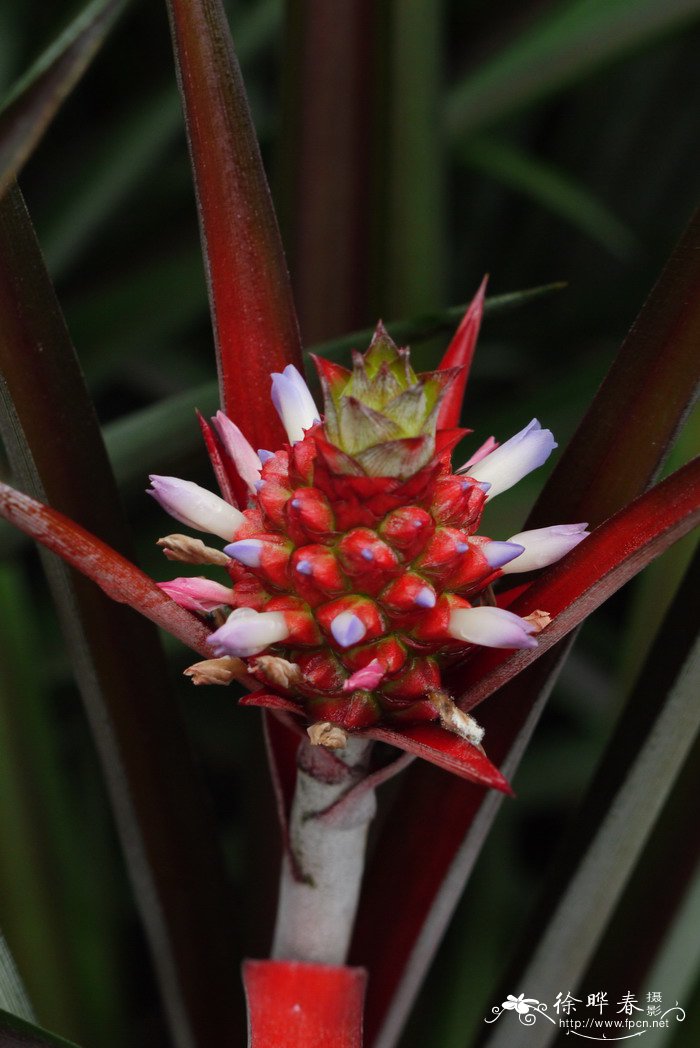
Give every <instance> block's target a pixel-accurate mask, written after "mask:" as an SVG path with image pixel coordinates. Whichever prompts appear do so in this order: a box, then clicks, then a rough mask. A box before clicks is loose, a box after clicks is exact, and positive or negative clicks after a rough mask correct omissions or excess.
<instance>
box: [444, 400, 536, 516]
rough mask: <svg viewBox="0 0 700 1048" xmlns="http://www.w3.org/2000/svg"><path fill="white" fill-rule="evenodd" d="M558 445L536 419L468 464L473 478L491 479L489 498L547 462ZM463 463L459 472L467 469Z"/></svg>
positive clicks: (505, 489) (479, 479) (489, 480)
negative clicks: (477, 459) (471, 464)
mask: <svg viewBox="0 0 700 1048" xmlns="http://www.w3.org/2000/svg"><path fill="white" fill-rule="evenodd" d="M556 447H557V444H556V442H555V440H554V437H553V436H552V433H551V431H550V430H548V429H542V427H541V426H540V424H539V422H538V421H537V419H536V418H533V420H532V422H531V423H530V424H529V425H528V426H526V427H525V429H521V430H520V432H519V433H516V434H515V436H513V437H511V438H510V440H507V441H506V442H505V444H501V445H500V447H497V448H496V449H495V450H494V451H491V452H490V453H489V454H488V455H486V456H485V457H484V458H482V459H481V460H480V461H479V462H477V463H476V464H475V465H473V466H469V467H468V473H469V476H470V477H471V478H472V479H473V480H478V481H483V480H485V481H488V483H489V484H490V485H491V487H490V489H489V492H488V495H487V496H486V497H487V498H488V499H492V498H493V497H494V495H500V493H501V492H502V491H507V490H508V488H511V487H512V486H513V484H517V482H518V481H519V480H522V478H523V477H524V476H526V474H528V473H530V472H531V471H532V470H533V469H537V467H538V466H541V465H542V464H543V463H544V462H546V461H547V459H548V458H549V456H550V455H551V453H552V451H553V450H554V448H556ZM465 468H466V467H465V466H462V467H461V469H460V470H458V472H464V470H465Z"/></svg>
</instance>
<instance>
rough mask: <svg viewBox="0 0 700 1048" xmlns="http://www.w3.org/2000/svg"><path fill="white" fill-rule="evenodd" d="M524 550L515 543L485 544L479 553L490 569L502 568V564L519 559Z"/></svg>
mask: <svg viewBox="0 0 700 1048" xmlns="http://www.w3.org/2000/svg"><path fill="white" fill-rule="evenodd" d="M524 550H525V547H524V546H520V545H518V543H517V542H487V543H486V545H485V546H482V547H481V552H482V553H483V555H484V556H485V557H486V559H487V561H488V562H489V564H490V566H491V567H492V568H502V567H503V565H504V564H507V563H508V562H509V561H511V560H515V558H516V557H519V556H520V554H521V553H523V552H524Z"/></svg>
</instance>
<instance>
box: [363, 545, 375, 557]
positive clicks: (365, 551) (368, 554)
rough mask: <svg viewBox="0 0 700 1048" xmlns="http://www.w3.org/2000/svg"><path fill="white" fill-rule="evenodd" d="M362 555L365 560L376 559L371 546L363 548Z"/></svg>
mask: <svg viewBox="0 0 700 1048" xmlns="http://www.w3.org/2000/svg"><path fill="white" fill-rule="evenodd" d="M360 556H361V557H362V559H363V560H374V553H373V552H372V550H371V549H370V548H369V547H366V548H365V549H363V550H362V552H361V553H360Z"/></svg>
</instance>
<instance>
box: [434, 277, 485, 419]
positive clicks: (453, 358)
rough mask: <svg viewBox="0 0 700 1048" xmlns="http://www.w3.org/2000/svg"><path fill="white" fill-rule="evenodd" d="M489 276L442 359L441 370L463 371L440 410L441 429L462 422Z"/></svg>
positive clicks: (482, 284)
mask: <svg viewBox="0 0 700 1048" xmlns="http://www.w3.org/2000/svg"><path fill="white" fill-rule="evenodd" d="M488 279H489V278H488V274H486V276H485V277H484V279H483V280H482V281H481V284H480V285H479V289H478V291H477V292H476V294H475V295H474V298H473V299H472V301H471V303H470V304H469V308H468V309H467V311H466V313H465V314H464V316H463V318H462V322H461V324H460V325H459V327H458V328H457V331H456V332H455V335H454V338H453V339H452V341H451V342H450V344H449V346H448V347H447V352H446V353H445V356H444V357H443V358H442V360H441V361H440V368H439V370H440V371H445V370H447V369H448V368H460V369H461V374H460V375H459V376H458V377H457V378H456V379H455V382H454V384H453V385H452V386H451V387H450V389H449V390H448V391H447V392H446V393H445V397H444V400H443V402H442V404H441V405H440V412H439V414H438V423H437V425H438V429H452V428H453V427H454V426H457V425H458V424H459V417H460V415H461V413H462V402H463V401H464V394H465V391H466V388H467V380H468V378H469V372H470V370H471V364H472V360H473V359H474V350H475V348H476V340H477V338H478V337H479V330H480V328H481V319H482V317H483V315H484V300H485V298H486V286H487V284H488Z"/></svg>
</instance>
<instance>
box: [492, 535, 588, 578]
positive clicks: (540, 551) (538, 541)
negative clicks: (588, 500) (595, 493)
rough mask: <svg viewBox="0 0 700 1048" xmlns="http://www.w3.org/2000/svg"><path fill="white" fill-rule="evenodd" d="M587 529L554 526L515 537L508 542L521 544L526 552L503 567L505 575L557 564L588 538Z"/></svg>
mask: <svg viewBox="0 0 700 1048" xmlns="http://www.w3.org/2000/svg"><path fill="white" fill-rule="evenodd" d="M587 527H588V525H587V524H553V525H552V526H551V527H549V528H536V529H535V530H534V531H521V532H520V534H518V535H513V537H512V538H510V539H508V541H509V542H518V543H520V545H521V546H523V547H524V550H525V552H524V553H523V554H522V556H520V557H518V559H517V560H514V561H511V562H510V563H509V564H506V565H505V566H504V567H503V569H502V570H503V572H504V574H509V573H514V572H519V571H534V570H535V569H536V568H546V567H547V566H548V565H549V564H555V563H556V561H558V560H561V558H562V557H563V556H565V555H566V554H567V553H568V552H569V550H572V549H573V548H574V546H577V545H578V544H579V542H581V540H582V539H585V538H586V536H587V535H588V532H587V531H586V528H587Z"/></svg>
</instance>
